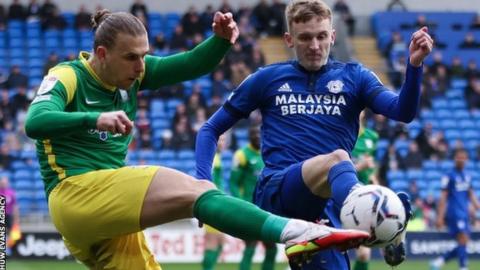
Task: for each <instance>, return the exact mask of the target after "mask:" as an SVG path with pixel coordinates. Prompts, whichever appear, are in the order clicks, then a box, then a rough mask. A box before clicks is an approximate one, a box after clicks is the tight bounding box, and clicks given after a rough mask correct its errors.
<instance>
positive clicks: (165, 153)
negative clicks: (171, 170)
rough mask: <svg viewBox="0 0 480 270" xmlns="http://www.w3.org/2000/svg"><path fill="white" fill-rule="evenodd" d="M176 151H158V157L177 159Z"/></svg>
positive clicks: (161, 158)
mask: <svg viewBox="0 0 480 270" xmlns="http://www.w3.org/2000/svg"><path fill="white" fill-rule="evenodd" d="M175 156H176V154H175V151H173V150H168V149H164V150H161V151H159V152H158V155H157V157H158V158H157V159H158V160H170V159H175Z"/></svg>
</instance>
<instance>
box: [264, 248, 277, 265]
mask: <svg viewBox="0 0 480 270" xmlns="http://www.w3.org/2000/svg"><path fill="white" fill-rule="evenodd" d="M276 255H277V246H276V245H275V244H273V245H272V246H271V247H267V249H266V250H265V259H264V260H263V264H262V270H273V269H274V268H275V256H276Z"/></svg>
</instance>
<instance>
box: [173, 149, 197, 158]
mask: <svg viewBox="0 0 480 270" xmlns="http://www.w3.org/2000/svg"><path fill="white" fill-rule="evenodd" d="M177 158H178V159H180V160H194V159H195V152H194V151H193V150H180V151H178V153H177Z"/></svg>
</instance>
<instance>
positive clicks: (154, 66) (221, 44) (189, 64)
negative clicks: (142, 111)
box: [140, 36, 231, 90]
mask: <svg viewBox="0 0 480 270" xmlns="http://www.w3.org/2000/svg"><path fill="white" fill-rule="evenodd" d="M230 47H231V44H230V42H229V41H228V40H225V39H223V38H220V37H217V36H212V37H210V38H209V39H207V40H205V41H204V42H202V43H200V44H199V45H198V46H196V47H195V48H194V49H192V50H191V51H188V52H183V53H177V54H174V55H170V56H166V57H158V56H152V55H147V56H145V74H144V77H143V80H142V84H141V85H140V89H152V90H155V89H158V88H159V87H161V86H164V85H170V84H175V83H179V82H183V81H188V80H192V79H195V78H197V77H200V76H202V75H204V74H207V73H209V72H211V71H213V69H214V68H215V67H216V66H217V65H218V64H219V63H220V61H221V60H222V59H223V56H224V55H225V54H226V53H227V52H228V50H229V49H230Z"/></svg>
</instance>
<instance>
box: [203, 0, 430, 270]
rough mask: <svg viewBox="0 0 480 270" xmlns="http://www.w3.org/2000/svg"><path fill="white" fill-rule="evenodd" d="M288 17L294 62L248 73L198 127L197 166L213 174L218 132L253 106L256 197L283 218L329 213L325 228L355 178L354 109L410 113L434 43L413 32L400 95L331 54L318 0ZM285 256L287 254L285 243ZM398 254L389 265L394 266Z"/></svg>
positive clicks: (327, 256) (338, 260)
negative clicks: (256, 114)
mask: <svg viewBox="0 0 480 270" xmlns="http://www.w3.org/2000/svg"><path fill="white" fill-rule="evenodd" d="M285 14H286V18H287V25H288V32H287V33H285V42H286V44H287V45H288V46H289V47H290V48H292V49H293V50H294V52H295V54H296V59H295V60H291V61H287V62H282V63H277V64H272V65H269V66H266V67H263V68H260V69H259V70H258V71H257V72H255V73H253V74H251V75H250V76H248V77H247V78H246V79H245V80H244V81H243V82H242V83H241V84H240V85H239V86H238V87H237V89H235V90H234V92H233V93H232V95H231V96H230V97H229V98H228V100H227V101H226V103H225V104H224V105H223V106H222V108H220V109H219V110H218V111H217V112H216V113H215V114H214V115H213V116H212V117H211V118H210V119H209V120H208V121H207V122H206V123H205V124H204V125H203V127H202V128H201V129H200V131H199V133H198V135H197V141H196V161H197V163H196V164H197V168H196V170H197V171H196V173H197V176H198V177H200V178H206V179H211V166H212V160H213V156H214V153H215V147H216V141H217V140H218V137H219V136H220V135H221V134H222V133H224V132H225V131H227V130H228V129H229V128H231V127H232V126H233V125H234V124H235V123H236V122H237V121H239V120H240V119H242V118H247V117H248V116H249V114H250V113H251V112H252V111H254V110H256V109H259V110H260V112H261V114H262V127H261V152H262V157H263V160H264V162H265V168H264V170H263V171H262V174H261V176H260V177H259V181H258V183H257V187H256V191H255V195H254V201H255V204H257V205H258V206H259V207H260V208H262V209H265V210H267V211H270V212H272V213H275V214H278V215H282V216H288V217H295V218H299V219H304V220H309V221H315V220H321V219H328V220H329V221H330V224H329V225H331V226H336V227H339V226H340V225H341V224H340V222H339V221H338V212H339V209H340V207H341V205H342V204H343V201H344V200H345V198H346V197H347V195H348V194H349V193H350V191H351V190H352V188H354V186H355V185H358V183H359V181H358V178H357V174H356V171H355V167H354V165H353V164H352V161H351V158H350V153H351V151H352V149H353V147H354V145H355V142H356V139H357V135H358V129H359V114H360V112H361V111H362V110H363V109H364V108H366V107H368V108H370V109H371V110H373V111H374V112H375V113H379V114H383V115H385V116H387V117H389V118H391V119H394V120H398V121H403V122H409V121H411V120H413V118H414V117H415V115H416V113H417V108H418V104H419V98H420V82H421V78H422V62H423V59H424V58H425V57H426V56H427V55H428V54H429V53H430V52H431V50H432V46H433V40H432V39H431V37H430V36H429V35H428V30H427V28H426V27H424V28H422V29H420V30H418V31H416V32H415V33H413V34H412V40H411V43H410V51H409V52H410V59H409V64H408V67H407V70H406V79H405V82H404V84H403V86H402V89H401V90H400V93H399V94H398V95H397V94H396V93H394V92H393V91H391V90H390V89H388V88H386V87H385V86H384V85H383V84H382V82H381V81H380V80H379V79H378V77H377V76H376V75H375V74H374V73H373V72H372V71H371V70H369V69H368V68H366V67H364V66H362V65H361V64H358V63H342V62H338V61H335V60H333V59H331V58H329V53H330V48H331V46H332V45H333V43H334V41H335V30H334V29H333V26H332V13H331V10H330V8H329V7H328V6H327V5H326V4H325V3H324V2H323V1H321V0H295V1H292V2H290V3H289V4H288V6H287V8H286V11H285ZM286 253H287V256H289V250H288V249H287V250H286ZM289 259H291V257H290V256H289ZM401 260H403V259H401ZM401 260H397V259H395V260H394V261H388V260H387V262H389V263H391V264H392V265H397V264H398V263H400V262H401ZM291 267H292V269H316V270H318V269H349V262H348V257H347V256H346V254H345V253H343V252H340V251H337V250H325V251H321V252H319V253H317V254H316V255H315V256H314V257H313V260H312V261H311V262H310V263H304V264H303V265H302V268H298V266H297V265H296V264H294V263H291Z"/></svg>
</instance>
